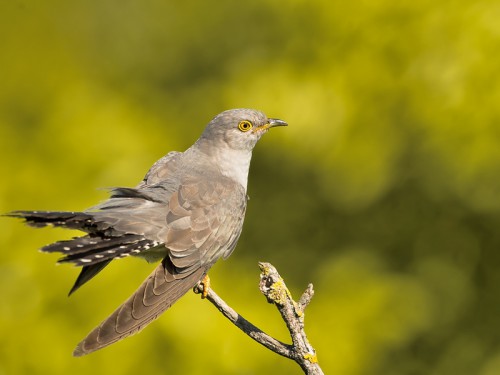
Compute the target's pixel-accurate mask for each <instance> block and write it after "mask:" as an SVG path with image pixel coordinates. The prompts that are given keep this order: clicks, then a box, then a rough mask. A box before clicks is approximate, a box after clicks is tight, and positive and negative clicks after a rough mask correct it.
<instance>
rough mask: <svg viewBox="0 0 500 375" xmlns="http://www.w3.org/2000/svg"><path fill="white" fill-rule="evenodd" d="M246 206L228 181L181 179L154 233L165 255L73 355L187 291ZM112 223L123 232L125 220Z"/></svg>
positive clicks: (223, 248)
mask: <svg viewBox="0 0 500 375" xmlns="http://www.w3.org/2000/svg"><path fill="white" fill-rule="evenodd" d="M245 207H246V198H245V192H244V189H243V188H242V187H241V186H240V185H238V184H235V183H234V182H232V181H231V180H229V179H225V178H217V179H203V182H201V181H197V180H194V179H185V180H184V181H183V183H182V185H181V186H180V188H179V189H178V190H177V191H176V192H174V193H173V194H172V195H171V197H170V200H169V202H168V209H167V210H166V212H167V213H166V217H165V216H163V220H164V226H163V228H162V229H161V230H160V231H159V232H158V233H156V237H155V240H156V241H158V242H160V243H163V244H164V245H165V247H166V248H167V249H168V251H167V253H168V255H167V257H166V258H165V259H164V260H163V262H162V263H161V264H160V265H159V266H158V267H157V268H156V269H155V271H154V272H153V273H152V274H151V275H150V276H149V277H148V278H147V279H146V280H145V281H144V283H143V284H142V285H141V286H140V287H139V289H138V290H137V291H136V292H135V293H134V294H133V295H132V296H131V297H130V298H129V299H128V300H127V301H125V302H124V303H123V304H122V305H121V306H120V307H119V308H118V309H117V310H116V311H115V312H114V313H113V314H111V316H109V317H108V318H107V319H106V320H105V321H103V322H102V323H101V324H100V325H99V326H98V327H97V328H95V329H94V330H93V331H92V332H91V333H90V334H89V335H88V336H87V337H86V338H85V339H84V340H83V341H82V342H81V343H80V344H79V345H78V347H77V349H76V350H75V353H74V354H75V355H76V356H80V355H84V354H87V353H90V352H92V351H95V350H98V349H100V348H103V347H105V346H107V345H110V344H112V343H114V342H116V341H118V340H121V339H123V338H125V337H127V336H129V335H131V334H133V333H136V332H138V331H140V330H141V329H143V328H144V327H145V326H146V325H148V324H149V323H150V322H151V321H152V320H154V319H155V318H157V317H158V316H159V315H160V314H161V313H162V312H163V311H165V310H166V309H168V308H169V307H170V306H171V305H172V304H173V303H174V302H175V301H176V300H177V299H179V298H180V297H181V296H182V295H184V294H185V293H186V292H188V291H189V290H190V289H191V288H192V287H193V286H194V285H196V283H197V282H198V281H200V280H201V279H202V278H203V276H204V275H205V274H206V272H207V271H208V269H209V268H210V267H211V266H212V265H213V264H214V263H215V261H216V260H217V259H218V258H220V257H222V256H224V255H226V254H228V252H231V251H232V249H233V248H234V246H235V244H236V239H237V238H238V236H239V234H240V232H241V227H242V223H243V218H244V213H245ZM164 215H165V213H164ZM132 216H133V215H132ZM115 225H118V227H119V228H118V229H119V230H123V225H127V224H126V223H125V222H122V221H120V222H117V223H116V224H115ZM151 235H152V234H151Z"/></svg>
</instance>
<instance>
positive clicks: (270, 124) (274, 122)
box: [253, 118, 288, 133]
mask: <svg viewBox="0 0 500 375" xmlns="http://www.w3.org/2000/svg"><path fill="white" fill-rule="evenodd" d="M274 126H288V124H287V123H286V122H285V121H283V120H278V119H277V118H269V119H267V123H265V124H264V125H261V126H257V127H256V128H254V129H253V132H254V133H257V132H267V131H268V130H269V129H270V128H272V127H274Z"/></svg>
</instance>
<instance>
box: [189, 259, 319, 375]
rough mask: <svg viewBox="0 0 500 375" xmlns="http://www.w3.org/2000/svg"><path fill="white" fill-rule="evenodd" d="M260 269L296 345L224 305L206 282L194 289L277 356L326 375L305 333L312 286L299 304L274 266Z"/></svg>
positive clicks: (266, 291)
mask: <svg viewBox="0 0 500 375" xmlns="http://www.w3.org/2000/svg"><path fill="white" fill-rule="evenodd" d="M259 268H260V270H261V274H260V284H259V289H260V291H261V292H262V294H263V295H264V296H265V297H266V299H267V301H268V302H269V303H272V304H274V305H275V306H276V308H277V309H278V311H279V313H280V314H281V317H282V318H283V320H284V321H285V324H286V326H287V328H288V331H289V332H290V337H291V339H292V344H286V343H283V342H281V341H279V340H277V339H275V338H274V337H272V336H270V335H268V334H267V333H265V332H264V331H262V330H261V329H259V328H258V327H256V326H255V325H253V324H252V323H250V322H249V321H247V320H246V319H245V318H243V317H242V316H241V315H240V314H238V313H237V312H236V311H235V310H234V309H232V308H231V307H230V306H229V305H228V304H227V303H226V302H224V301H223V300H222V299H221V298H220V297H219V296H218V295H217V294H216V293H215V292H214V291H213V289H211V288H208V290H206V289H207V288H205V287H204V285H205V284H204V283H203V282H200V283H198V285H196V286H195V287H194V291H195V293H202V295H206V299H207V300H208V301H210V302H211V303H212V304H213V305H214V306H215V307H217V309H218V310H219V311H220V312H221V313H222V314H223V315H224V316H225V317H226V318H227V319H229V320H230V321H231V322H232V323H233V324H234V325H235V326H236V327H238V328H239V329H240V330H242V331H243V332H244V333H245V334H247V335H248V336H250V337H251V338H252V339H254V340H255V341H257V342H258V343H259V344H261V345H263V346H265V347H266V348H267V349H269V350H271V351H273V352H274V353H276V354H279V355H281V356H284V357H286V358H289V359H292V360H294V361H295V362H296V363H297V364H298V365H299V366H300V367H301V368H302V370H303V371H304V373H305V374H311V375H312V374H314V375H321V374H323V371H322V370H321V368H320V366H319V364H318V358H317V356H316V351H315V350H314V348H313V347H312V345H311V344H310V343H309V340H308V339H307V336H306V333H305V329H304V315H305V314H304V310H305V308H306V307H307V305H308V304H309V303H310V302H311V299H312V297H313V295H314V289H313V286H312V284H309V285H308V287H307V289H306V290H305V291H304V293H303V294H302V296H301V297H300V299H299V301H298V302H296V301H294V300H293V298H292V294H291V293H290V291H289V290H288V288H287V286H286V284H285V281H284V280H283V278H282V277H281V276H280V274H279V273H278V271H277V270H276V268H275V267H274V266H273V265H272V264H270V263H265V262H260V263H259Z"/></svg>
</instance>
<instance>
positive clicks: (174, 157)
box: [136, 151, 182, 189]
mask: <svg viewBox="0 0 500 375" xmlns="http://www.w3.org/2000/svg"><path fill="white" fill-rule="evenodd" d="M181 155H182V152H178V151H172V152H169V153H168V154H167V155H165V156H164V157H162V158H161V159H160V160H158V161H157V162H156V163H154V164H153V166H152V167H151V168H150V169H149V171H148V173H146V176H145V177H144V180H142V181H141V183H140V184H139V185H137V186H136V189H140V188H144V187H146V186H151V185H154V184H157V183H159V182H161V181H165V180H167V179H168V177H169V176H171V175H172V174H174V173H175V171H176V170H177V169H178V161H179V159H180V158H181Z"/></svg>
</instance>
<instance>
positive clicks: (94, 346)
mask: <svg viewBox="0 0 500 375" xmlns="http://www.w3.org/2000/svg"><path fill="white" fill-rule="evenodd" d="M207 271H208V268H206V267H199V268H196V269H194V270H192V272H188V273H186V274H182V273H178V272H177V270H176V268H175V267H174V266H173V265H172V263H171V262H170V260H169V258H168V257H167V258H165V259H164V260H163V262H162V263H160V264H159V265H158V267H156V269H155V270H154V271H153V273H151V275H149V277H148V278H147V279H146V280H145V281H144V282H143V283H142V285H141V286H140V287H139V289H137V291H136V292H135V293H134V294H133V295H132V296H131V297H130V298H129V299H128V300H127V301H125V302H124V303H123V304H122V305H121V306H120V307H118V308H117V309H116V310H115V312H113V313H112V314H111V315H110V316H109V317H108V318H106V319H105V320H104V321H103V322H102V323H101V324H100V325H99V326H98V327H96V328H95V329H94V330H93V331H92V332H90V333H89V334H88V336H87V337H86V338H85V339H84V340H83V341H82V342H80V343H79V344H78V346H77V347H76V349H75V351H74V352H73V355H74V356H75V357H80V356H82V355H86V354H89V353H91V352H93V351H96V350H98V349H101V348H104V347H105V346H108V345H111V344H113V343H115V342H117V341H119V340H122V339H124V338H125V337H127V336H130V335H132V334H134V333H137V332H139V331H140V330H142V329H143V328H144V327H146V326H147V325H148V324H149V323H151V322H152V321H153V320H154V319H156V318H157V317H158V316H159V315H160V314H161V313H162V312H164V311H165V310H167V309H168V308H169V307H170V306H172V304H173V303H174V302H175V301H177V300H178V299H179V298H180V297H182V296H183V295H184V294H186V293H187V292H188V291H189V290H190V289H191V288H193V287H194V286H195V285H196V283H198V282H199V281H200V280H201V279H202V278H203V276H204V275H205V274H206V272H207Z"/></svg>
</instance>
